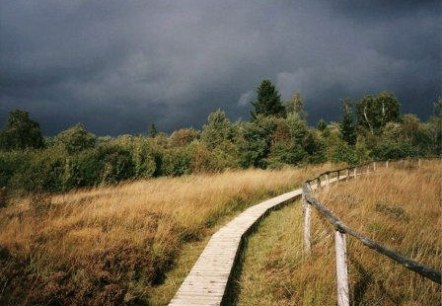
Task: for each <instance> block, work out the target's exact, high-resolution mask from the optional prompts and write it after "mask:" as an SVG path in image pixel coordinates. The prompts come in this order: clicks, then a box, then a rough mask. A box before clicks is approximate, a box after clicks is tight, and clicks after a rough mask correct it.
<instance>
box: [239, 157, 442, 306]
mask: <svg viewBox="0 0 442 306" xmlns="http://www.w3.org/2000/svg"><path fill="white" fill-rule="evenodd" d="M441 181H442V166H441V164H440V161H431V162H430V161H425V162H424V163H423V165H422V167H421V168H417V167H416V166H413V164H405V165H403V166H390V168H388V169H379V170H378V171H377V172H376V174H374V175H370V176H367V177H360V178H358V179H356V180H351V181H348V182H342V183H339V184H338V185H334V186H332V187H330V189H328V190H327V189H324V190H323V191H322V192H320V193H319V194H318V196H319V199H320V200H321V202H322V203H324V204H325V205H326V206H327V207H329V208H331V209H332V210H333V211H334V212H335V214H336V215H337V216H339V217H340V218H341V219H342V220H343V221H344V222H345V223H347V224H348V225H349V226H351V227H353V228H354V229H356V230H358V231H360V232H362V233H364V234H365V235H367V236H369V237H371V238H373V239H375V240H377V241H378V242H380V243H382V244H385V245H387V246H389V247H391V248H392V249H395V250H397V251H399V252H400V253H401V254H403V255H405V256H408V257H410V258H412V259H414V260H417V261H419V262H421V263H423V264H426V265H428V266H431V267H433V268H436V269H439V270H441V269H442V263H441V260H440V258H441V255H442V242H441V237H442V232H441V230H442V228H441ZM312 217H313V225H312V227H313V235H312V237H313V245H312V256H311V257H310V258H305V257H304V256H303V253H302V210H301V206H300V205H298V204H294V205H291V206H287V207H285V208H283V209H282V210H279V211H276V212H273V213H272V214H271V215H270V216H269V217H268V218H266V219H265V220H263V221H262V223H261V224H260V226H259V227H258V230H257V232H256V233H255V234H254V235H252V236H251V237H250V239H249V241H248V244H247V248H246V253H245V259H244V262H243V264H242V269H243V270H242V273H241V275H240V277H239V285H238V286H239V292H240V293H239V295H238V303H237V304H238V305H336V293H335V292H336V280H335V277H336V276H335V253H334V230H333V227H332V226H331V225H330V224H328V223H327V221H325V219H323V218H321V217H320V216H319V214H318V213H316V211H315V210H314V209H313V215H312ZM347 243H348V245H347V249H348V258H349V262H348V265H349V280H350V297H351V301H352V305H438V303H440V297H441V295H440V293H441V291H440V290H441V287H440V286H439V285H437V284H435V283H433V282H432V281H430V280H427V279H424V278H422V277H421V276H419V275H417V274H415V273H413V272H411V271H410V270H408V269H406V268H404V267H402V266H400V265H398V264H396V263H394V262H392V261H391V260H390V259H388V258H386V257H384V256H382V255H380V254H377V253H375V252H374V251H372V250H370V249H368V248H367V247H365V246H363V245H362V244H361V243H360V242H359V241H357V240H355V239H354V238H352V237H347Z"/></svg>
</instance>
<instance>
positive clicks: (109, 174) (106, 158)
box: [99, 144, 135, 184]
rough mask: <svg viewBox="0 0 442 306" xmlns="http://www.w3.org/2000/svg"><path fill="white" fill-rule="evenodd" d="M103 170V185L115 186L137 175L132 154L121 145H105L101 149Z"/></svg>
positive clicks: (101, 180)
mask: <svg viewBox="0 0 442 306" xmlns="http://www.w3.org/2000/svg"><path fill="white" fill-rule="evenodd" d="M99 155H100V160H102V163H103V168H102V170H101V179H100V182H101V184H108V183H110V184H114V183H118V182H119V181H122V180H126V179H129V178H132V177H133V176H134V173H135V167H134V163H133V161H132V156H131V152H130V150H129V149H128V148H125V147H122V146H119V145H114V144H110V145H105V146H101V147H99Z"/></svg>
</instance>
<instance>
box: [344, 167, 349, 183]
mask: <svg viewBox="0 0 442 306" xmlns="http://www.w3.org/2000/svg"><path fill="white" fill-rule="evenodd" d="M349 179H350V169H348V168H347V178H346V179H345V180H346V181H348V180H349Z"/></svg>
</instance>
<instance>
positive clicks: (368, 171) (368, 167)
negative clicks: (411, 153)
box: [367, 164, 370, 174]
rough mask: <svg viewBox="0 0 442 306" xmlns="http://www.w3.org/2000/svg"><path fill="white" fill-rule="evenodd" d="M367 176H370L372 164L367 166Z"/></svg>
mask: <svg viewBox="0 0 442 306" xmlns="http://www.w3.org/2000/svg"><path fill="white" fill-rule="evenodd" d="M367 174H370V164H367Z"/></svg>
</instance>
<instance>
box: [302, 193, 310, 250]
mask: <svg viewBox="0 0 442 306" xmlns="http://www.w3.org/2000/svg"><path fill="white" fill-rule="evenodd" d="M305 189H306V187H305V186H304V188H303V189H302V208H303V209H302V210H303V212H304V253H305V254H306V255H307V256H310V253H311V241H310V227H311V206H310V204H309V203H308V202H307V200H306V198H305Z"/></svg>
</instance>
